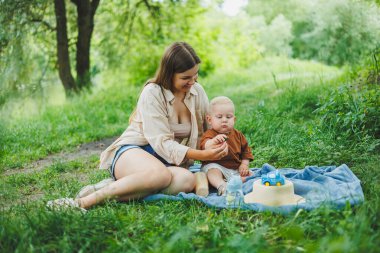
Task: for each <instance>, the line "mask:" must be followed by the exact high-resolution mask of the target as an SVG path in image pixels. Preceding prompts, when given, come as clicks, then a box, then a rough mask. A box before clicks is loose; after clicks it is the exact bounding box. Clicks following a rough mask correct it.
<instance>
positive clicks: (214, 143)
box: [205, 134, 227, 149]
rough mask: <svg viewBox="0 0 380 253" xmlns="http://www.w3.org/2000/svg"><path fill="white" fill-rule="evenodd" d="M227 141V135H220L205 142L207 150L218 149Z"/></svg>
mask: <svg viewBox="0 0 380 253" xmlns="http://www.w3.org/2000/svg"><path fill="white" fill-rule="evenodd" d="M226 140H227V135H225V134H218V135H217V136H215V137H214V138H211V139H208V140H207V141H206V142H205V149H211V148H217V147H219V146H220V145H221V144H222V143H223V142H225V141H226Z"/></svg>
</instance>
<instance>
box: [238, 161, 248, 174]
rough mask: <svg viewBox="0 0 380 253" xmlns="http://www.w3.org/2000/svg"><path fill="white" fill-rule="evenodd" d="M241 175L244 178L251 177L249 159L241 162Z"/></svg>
mask: <svg viewBox="0 0 380 253" xmlns="http://www.w3.org/2000/svg"><path fill="white" fill-rule="evenodd" d="M239 173H240V176H242V177H246V176H249V174H250V171H249V160H248V159H243V160H242V161H241V164H240V166H239Z"/></svg>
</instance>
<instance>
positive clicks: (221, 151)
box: [203, 142, 228, 161]
mask: <svg viewBox="0 0 380 253" xmlns="http://www.w3.org/2000/svg"><path fill="white" fill-rule="evenodd" d="M203 153H204V154H203V155H204V158H203V161H212V160H219V159H221V158H223V157H225V156H226V155H228V145H227V143H226V142H223V143H222V144H221V145H220V146H219V147H216V148H212V149H206V150H203Z"/></svg>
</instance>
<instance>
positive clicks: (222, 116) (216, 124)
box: [206, 103, 236, 134]
mask: <svg viewBox="0 0 380 253" xmlns="http://www.w3.org/2000/svg"><path fill="white" fill-rule="evenodd" d="M206 118H207V122H208V123H209V124H210V125H211V127H212V129H214V130H215V131H217V132H218V133H221V134H227V133H229V132H231V130H232V129H233V128H234V125H235V119H236V118H235V112H234V107H233V105H231V104H229V103H223V104H216V105H214V106H212V108H211V112H210V113H209V114H208V115H207V117H206Z"/></svg>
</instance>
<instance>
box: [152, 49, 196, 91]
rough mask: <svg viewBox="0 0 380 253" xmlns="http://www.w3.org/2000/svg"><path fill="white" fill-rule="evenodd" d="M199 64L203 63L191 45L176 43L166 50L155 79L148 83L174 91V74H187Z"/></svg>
mask: <svg viewBox="0 0 380 253" xmlns="http://www.w3.org/2000/svg"><path fill="white" fill-rule="evenodd" d="M199 63H201V59H199V57H198V55H197V54H196V53H195V51H194V49H193V48H192V47H191V46H190V45H189V44H187V43H186V42H174V43H173V44H171V45H170V46H169V47H168V48H167V49H166V50H165V53H164V55H163V56H162V58H161V63H160V66H159V68H158V69H157V72H156V75H155V77H154V78H153V79H151V80H149V81H148V82H147V83H156V84H158V85H160V86H161V87H163V88H165V89H168V90H171V91H173V82H172V81H173V76H174V74H175V73H182V72H185V71H186V70H189V69H191V68H193V67H194V66H195V65H196V64H199Z"/></svg>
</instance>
